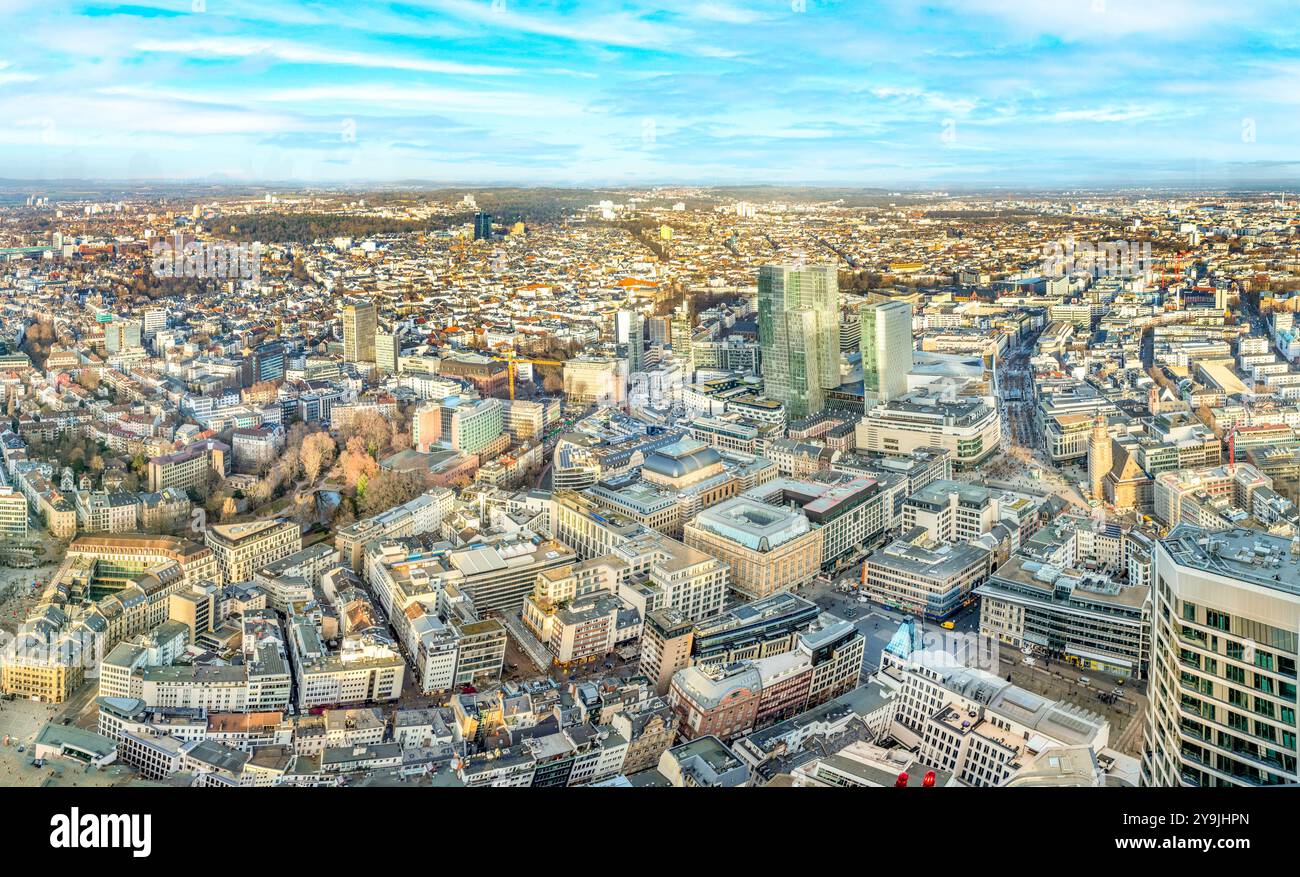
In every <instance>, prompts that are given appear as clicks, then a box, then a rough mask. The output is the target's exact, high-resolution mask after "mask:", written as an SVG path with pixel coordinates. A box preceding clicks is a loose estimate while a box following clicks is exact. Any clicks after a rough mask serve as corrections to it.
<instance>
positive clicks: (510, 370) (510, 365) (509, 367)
mask: <svg viewBox="0 0 1300 877" xmlns="http://www.w3.org/2000/svg"><path fill="white" fill-rule="evenodd" d="M488 356H489V357H490V358H491V359H495V360H496V361H497V362H504V363H505V364H506V374H508V375H509V377H510V401H511V402H513V401H515V372H516V371H517V370H518V369H517V368H516V363H520V362H526V363H528V364H529V365H559V366H563V365H564V363H563V362H562V361H561V360H558V359H525V358H523V357H522V356H515V354H514V352H513V351H510V352H507V353H506V355H505V356H498V355H496V354H488Z"/></svg>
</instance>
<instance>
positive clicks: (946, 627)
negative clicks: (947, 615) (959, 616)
mask: <svg viewBox="0 0 1300 877" xmlns="http://www.w3.org/2000/svg"><path fill="white" fill-rule="evenodd" d="M939 626H940V627H942V628H943V629H944V630H952V629H953V628H954V627H956V626H957V625H955V624H953V623H952V622H951V621H945V622H942V623H941V624H940V625H939Z"/></svg>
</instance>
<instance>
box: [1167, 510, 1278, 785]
mask: <svg viewBox="0 0 1300 877" xmlns="http://www.w3.org/2000/svg"><path fill="white" fill-rule="evenodd" d="M1152 601H1153V609H1152V612H1151V619H1152V634H1151V677H1150V683H1149V685H1148V702H1149V703H1148V707H1147V717H1146V728H1145V732H1146V739H1145V746H1144V747H1143V750H1144V751H1143V754H1142V783H1143V784H1144V785H1151V786H1178V785H1183V786H1202V787H1205V786H1274V785H1292V786H1294V785H1296V784H1297V783H1300V774H1297V772H1296V757H1297V751H1296V733H1297V725H1296V661H1297V631H1300V543H1297V542H1293V541H1291V540H1289V539H1286V538H1284V537H1280V536H1273V535H1271V534H1269V533H1266V532H1263V531H1261V530H1252V529H1245V528H1241V527H1238V528H1234V529H1231V530H1217V531H1211V530H1204V529H1201V528H1200V527H1194V526H1192V525H1191V524H1179V525H1177V526H1175V527H1174V528H1173V530H1171V531H1170V532H1169V535H1168V536H1166V537H1165V538H1164V539H1161V540H1160V541H1159V542H1158V543H1157V544H1156V550H1155V555H1154V585H1153V592H1152Z"/></svg>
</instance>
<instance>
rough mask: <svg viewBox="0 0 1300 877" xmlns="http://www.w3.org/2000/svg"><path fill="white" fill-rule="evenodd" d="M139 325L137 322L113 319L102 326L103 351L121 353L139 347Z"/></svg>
mask: <svg viewBox="0 0 1300 877" xmlns="http://www.w3.org/2000/svg"><path fill="white" fill-rule="evenodd" d="M140 340H141V325H140V322H139V321H138V320H121V319H115V320H113V321H112V322H111V323H106V324H104V349H105V350H106V351H107V352H108V353H121V352H123V351H125V350H130V349H132V348H135V347H139V346H140Z"/></svg>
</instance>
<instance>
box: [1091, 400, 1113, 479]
mask: <svg viewBox="0 0 1300 877" xmlns="http://www.w3.org/2000/svg"><path fill="white" fill-rule="evenodd" d="M1111 463H1112V460H1111V455H1110V431H1109V430H1108V429H1107V428H1106V417H1105V415H1103V414H1102V413H1101V412H1098V413H1097V415H1096V416H1095V417H1093V419H1092V437H1091V438H1090V439H1089V441H1088V481H1089V483H1090V484H1091V486H1092V498H1093V499H1096V500H1105V498H1106V496H1105V493H1104V492H1103V491H1104V486H1105V478H1106V473H1107V472H1109V471H1110V467H1111Z"/></svg>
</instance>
